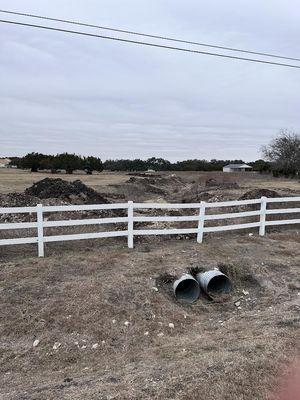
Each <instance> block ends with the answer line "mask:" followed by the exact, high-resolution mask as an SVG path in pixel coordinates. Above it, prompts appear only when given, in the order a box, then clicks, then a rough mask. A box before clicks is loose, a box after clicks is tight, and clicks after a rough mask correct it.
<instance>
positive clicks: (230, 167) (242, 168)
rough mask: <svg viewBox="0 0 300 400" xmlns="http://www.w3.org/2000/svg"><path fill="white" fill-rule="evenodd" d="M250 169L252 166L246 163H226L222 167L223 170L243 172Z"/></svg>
mask: <svg viewBox="0 0 300 400" xmlns="http://www.w3.org/2000/svg"><path fill="white" fill-rule="evenodd" d="M251 169H252V167H250V165H247V164H228V165H225V167H223V172H245V171H250V170H251Z"/></svg>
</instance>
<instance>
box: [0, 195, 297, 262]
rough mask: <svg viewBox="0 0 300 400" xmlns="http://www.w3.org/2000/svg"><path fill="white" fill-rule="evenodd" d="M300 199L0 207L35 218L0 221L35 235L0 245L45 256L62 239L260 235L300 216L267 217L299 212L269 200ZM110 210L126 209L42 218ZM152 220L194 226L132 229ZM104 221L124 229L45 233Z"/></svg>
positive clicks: (0, 226) (1, 225)
mask: <svg viewBox="0 0 300 400" xmlns="http://www.w3.org/2000/svg"><path fill="white" fill-rule="evenodd" d="M289 202H300V197H279V198H267V197H261V198H260V199H251V200H236V201H223V202H214V203H208V202H204V201H202V202H201V203H184V204H171V203H168V204H166V203H133V202H132V201H129V202H128V203H117V204H91V205H70V206H43V205H42V204H38V205H37V206H36V207H12V208H8V207H4V208H3V207H2V208H0V215H1V214H30V215H35V217H36V221H33V222H14V223H10V222H7V223H0V231H1V230H3V231H10V230H12V231H14V230H19V229H22V230H23V229H36V230H37V235H36V236H34V237H26V238H13V239H0V246H1V245H16V244H32V243H35V244H37V245H38V255H39V257H44V247H45V243H50V242H61V241H69V240H83V239H96V238H110V237H124V236H125V237H127V241H128V247H129V248H133V244H134V236H144V235H183V234H196V235H197V242H198V243H202V241H203V235H204V233H208V232H222V231H232V230H239V229H250V228H259V235H260V236H264V235H265V230H266V227H267V226H275V225H289V224H291V225H293V224H300V219H297V218H296V219H279V220H268V219H267V218H268V216H269V215H282V214H292V215H293V214H297V213H299V214H300V208H296V207H295V208H278V209H268V208H267V206H268V204H272V203H289ZM249 205H258V206H259V209H258V210H253V211H240V212H226V213H223V214H207V210H209V209H214V208H222V207H243V206H249ZM153 209H161V210H180V209H185V210H194V211H195V210H198V213H197V215H186V216H185V215H183V216H182V215H180V216H144V215H138V216H136V215H134V211H138V212H143V211H142V210H153ZM97 210H98V211H99V210H101V211H103V210H107V211H111V210H123V211H125V212H127V216H125V217H120V216H118V217H109V218H104V217H103V218H88V219H63V220H53V221H52V220H51V221H48V220H47V218H45V213H62V212H76V211H77V212H80V211H97ZM54 215H55V214H54ZM246 217H258V220H257V221H256V222H247V223H242V224H240V223H238V224H230V225H217V226H205V222H206V221H220V220H227V219H230V220H231V219H240V218H246ZM149 222H150V223H153V222H159V223H160V222H162V223H163V222H195V225H196V226H195V227H193V228H166V229H154V228H151V229H142V228H141V229H135V227H134V224H135V223H149ZM105 224H123V227H125V229H123V230H114V231H105V232H102V231H101V232H90V233H74V234H61V235H48V236H47V235H45V232H44V230H45V228H58V227H72V226H74V227H76V226H77V227H78V226H89V225H90V226H97V225H105Z"/></svg>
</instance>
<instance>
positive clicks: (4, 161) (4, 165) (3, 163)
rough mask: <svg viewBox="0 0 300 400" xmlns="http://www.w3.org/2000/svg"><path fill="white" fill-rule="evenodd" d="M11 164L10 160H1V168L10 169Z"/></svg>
mask: <svg viewBox="0 0 300 400" xmlns="http://www.w3.org/2000/svg"><path fill="white" fill-rule="evenodd" d="M9 163H10V159H9V158H0V168H8V166H9Z"/></svg>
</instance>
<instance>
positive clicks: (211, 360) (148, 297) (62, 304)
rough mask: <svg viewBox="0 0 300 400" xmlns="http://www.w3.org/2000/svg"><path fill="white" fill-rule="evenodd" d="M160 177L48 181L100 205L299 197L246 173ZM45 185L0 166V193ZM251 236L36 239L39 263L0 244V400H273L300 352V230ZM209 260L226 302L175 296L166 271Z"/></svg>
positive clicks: (283, 183) (280, 183)
mask: <svg viewBox="0 0 300 400" xmlns="http://www.w3.org/2000/svg"><path fill="white" fill-rule="evenodd" d="M159 175H161V177H157V178H155V177H154V178H153V177H152V178H151V179H149V178H147V177H146V178H140V177H134V176H128V175H126V174H117V173H104V174H100V175H93V176H85V175H81V176H76V175H74V176H66V175H59V177H60V178H62V179H68V180H75V179H78V178H80V179H82V180H83V181H84V182H85V183H87V184H88V185H90V186H92V187H94V188H95V189H96V190H97V191H99V192H100V193H101V194H103V195H105V196H106V197H107V198H108V199H109V200H110V201H123V200H129V199H133V200H136V201H149V200H151V201H189V200H190V199H194V198H195V199H197V201H198V200H200V199H201V198H205V199H207V200H208V201H210V199H217V200H216V201H218V200H223V199H237V198H239V197H240V196H242V195H243V194H245V192H248V191H249V190H253V189H256V190H258V189H261V188H263V189H270V190H276V191H277V192H278V194H282V195H287V196H293V195H299V193H300V187H299V186H300V185H299V182H297V181H290V180H285V179H280V180H277V179H272V178H271V177H264V176H256V175H254V174H241V175H236V174H233V175H232V174H227V175H226V176H225V175H224V174H216V173H213V174H208V173H196V172H195V173H187V172H186V173H176V174H172V173H164V174H159ZM43 177H44V176H43V174H30V173H27V172H19V171H8V170H5V171H1V170H0V188H1V189H0V194H1V193H8V192H12V191H23V190H24V188H26V187H28V186H30V185H31V184H32V182H33V181H34V180H35V181H37V180H40V179H42V178H43ZM51 177H53V176H51ZM132 178H134V179H132ZM212 178H213V179H214V180H215V181H216V182H213V185H212V186H209V185H207V184H206V182H207V180H209V179H212ZM128 181H129V182H128ZM210 185H211V183H210ZM116 196H119V198H120V197H121V198H122V199H123V200H116ZM3 198H4V197H3ZM30 200H31V201H35V198H34V199H30ZM52 200H53V199H52ZM43 201H46V200H44V199H43V200H42V202H43ZM253 233H254V235H253V236H249V231H247V232H239V233H234V234H233V233H229V232H228V233H223V234H216V233H215V234H213V235H209V234H208V235H207V238H206V239H205V241H204V243H203V244H201V245H199V244H197V243H196V241H195V239H194V238H189V240H188V239H184V238H181V239H182V240H176V239H174V238H166V237H151V238H150V237H149V238H143V239H139V238H138V239H137V241H136V244H135V248H134V249H133V250H128V248H127V244H126V241H125V240H124V239H118V240H117V239H102V240H93V241H82V242H65V243H59V244H48V245H47V247H46V255H47V257H46V258H45V259H38V258H37V257H36V246H31V245H27V246H8V247H2V248H1V247H0V304H1V312H0V357H1V363H0V398H1V399H2V398H3V399H5V400H6V399H8V400H19V399H23V400H29V399H30V400H31V399H35V400H44V399H47V400H52V399H53V400H54V399H68V400H71V399H72V400H73V399H74V400H77V399H84V398H87V399H92V400H93V399H95V400H96V399H97V400H108V399H111V400H113V399H118V400H119V399H120V400H131V399H132V400H138V399H157V400H162V399H170V400H171V399H174V400H191V399H193V400H194V399H195V400H198V399H199V400H200V399H205V400H206V399H207V400H210V399H212V400H221V399H222V400H223V399H225V400H227V399H228V400H240V399H246V400H248V399H250V400H254V399H255V400H257V399H272V400H273V399H276V398H278V397H276V396H277V395H279V387H282V382H284V377H285V374H286V373H287V371H288V370H289V368H290V367H292V366H293V365H294V363H297V360H299V357H300V319H299V315H300V276H299V268H300V230H299V226H295V227H294V228H293V229H290V228H289V227H280V228H278V229H272V231H271V230H270V231H269V233H268V234H267V236H266V237H263V238H261V237H259V236H258V235H257V232H256V231H253ZM218 265H219V266H220V267H221V268H223V270H224V271H225V272H226V273H227V274H228V275H229V277H230V278H231V279H232V281H233V284H234V292H233V294H232V296H231V298H229V299H227V300H226V301H225V302H223V303H218V302H212V301H209V300H208V299H207V298H205V297H204V296H201V298H200V299H199V301H198V302H196V303H195V304H194V305H184V304H180V303H178V302H176V301H175V300H174V298H173V296H172V293H171V292H170V287H169V283H168V282H169V280H170V279H171V278H172V277H175V276H179V275H180V274H181V273H183V272H185V271H187V270H188V269H189V268H197V267H205V268H211V267H216V266H218ZM157 289H158V290H157ZM169 324H171V325H170V326H169ZM172 324H173V325H172ZM35 340H39V343H38V345H37V346H36V347H33V343H34V341H35Z"/></svg>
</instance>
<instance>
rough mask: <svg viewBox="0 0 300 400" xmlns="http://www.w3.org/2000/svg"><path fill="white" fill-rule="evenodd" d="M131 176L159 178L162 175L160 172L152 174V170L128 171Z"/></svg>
mask: <svg viewBox="0 0 300 400" xmlns="http://www.w3.org/2000/svg"><path fill="white" fill-rule="evenodd" d="M127 175H129V176H141V177H144V178H145V177H148V178H158V177H161V175H160V174H152V173H150V172H128V174H127Z"/></svg>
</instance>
